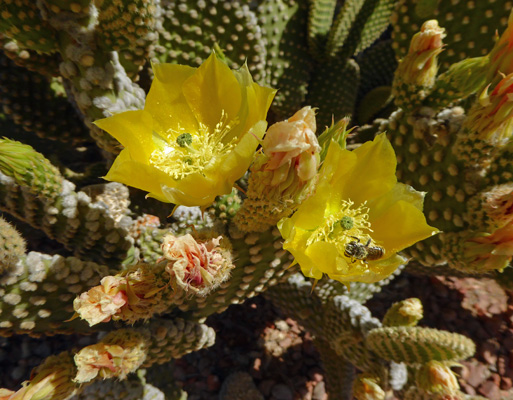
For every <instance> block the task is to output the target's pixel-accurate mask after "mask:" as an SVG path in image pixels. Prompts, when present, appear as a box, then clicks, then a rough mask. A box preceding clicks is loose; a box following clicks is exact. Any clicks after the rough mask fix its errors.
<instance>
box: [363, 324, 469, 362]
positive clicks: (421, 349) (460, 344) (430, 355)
mask: <svg viewBox="0 0 513 400" xmlns="http://www.w3.org/2000/svg"><path fill="white" fill-rule="evenodd" d="M366 344H367V346H368V347H369V348H370V349H371V350H372V351H373V352H374V353H376V354H378V355H379V356H380V357H382V358H384V359H385V360H390V361H395V362H404V363H406V364H409V365H415V364H420V363H426V362H428V361H430V360H436V361H451V360H454V361H457V360H462V359H465V358H468V357H471V356H472V355H473V354H474V353H475V351H476V345H475V344H474V342H473V341H472V340H470V339H469V338H467V337H465V336H463V335H459V334H457V333H450V332H444V331H439V330H437V329H431V328H420V327H405V326H399V327H383V328H376V329H373V330H372V331H370V332H369V334H368V335H367V337H366Z"/></svg>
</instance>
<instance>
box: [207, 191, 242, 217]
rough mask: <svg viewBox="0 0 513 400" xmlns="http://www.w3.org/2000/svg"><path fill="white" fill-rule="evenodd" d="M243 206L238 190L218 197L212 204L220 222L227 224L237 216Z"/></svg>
mask: <svg viewBox="0 0 513 400" xmlns="http://www.w3.org/2000/svg"><path fill="white" fill-rule="evenodd" d="M241 204H242V200H241V198H240V196H239V194H238V192H237V190H236V189H233V190H232V192H231V193H230V194H227V195H224V196H220V197H218V198H217V199H216V201H215V202H214V204H212V208H211V210H212V211H213V212H214V215H215V216H216V218H217V219H218V220H220V221H221V222H223V223H227V222H228V221H230V220H231V219H232V218H233V217H234V216H235V214H237V212H238V211H239V209H240V207H241Z"/></svg>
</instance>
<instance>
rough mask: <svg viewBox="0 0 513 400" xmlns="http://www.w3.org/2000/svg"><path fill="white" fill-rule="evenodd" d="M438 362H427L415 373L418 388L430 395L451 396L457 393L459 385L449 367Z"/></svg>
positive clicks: (449, 365)
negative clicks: (441, 394)
mask: <svg viewBox="0 0 513 400" xmlns="http://www.w3.org/2000/svg"><path fill="white" fill-rule="evenodd" d="M455 365H458V364H447V363H443V362H440V361H429V362H428V363H426V364H424V365H422V366H421V367H420V368H419V369H418V371H417V373H416V380H417V383H418V385H419V387H420V388H421V389H423V390H425V391H427V392H430V393H443V394H449V395H450V394H452V393H455V392H458V391H459V388H460V385H459V384H458V380H457V379H456V375H455V374H454V372H453V371H452V370H451V366H455Z"/></svg>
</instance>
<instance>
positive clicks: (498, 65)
mask: <svg viewBox="0 0 513 400" xmlns="http://www.w3.org/2000/svg"><path fill="white" fill-rule="evenodd" d="M512 47H513V12H511V13H510V14H509V20H508V27H507V28H506V30H505V31H504V32H503V33H502V35H501V36H500V37H499V40H497V42H496V43H495V45H494V46H493V49H492V51H491V52H490V67H489V74H488V81H489V82H491V81H492V79H493V78H494V77H495V76H496V75H497V73H498V72H500V73H502V74H506V75H507V74H510V73H512V72H513V67H512V66H513V52H511V48H512Z"/></svg>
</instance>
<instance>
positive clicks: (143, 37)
mask: <svg viewBox="0 0 513 400" xmlns="http://www.w3.org/2000/svg"><path fill="white" fill-rule="evenodd" d="M95 3H96V6H97V7H98V8H99V17H98V25H97V27H96V31H97V32H98V39H99V42H100V46H101V47H103V48H105V49H107V50H109V51H112V50H114V51H117V52H118V54H119V60H120V63H121V64H122V65H123V67H124V68H125V70H126V72H127V74H128V75H129V76H130V77H131V78H133V79H134V80H135V81H137V80H138V75H137V74H138V72H139V70H140V69H141V68H142V67H143V66H144V64H145V63H146V62H147V59H148V55H149V52H150V49H152V48H153V46H154V44H155V43H156V42H157V37H158V34H157V32H156V31H155V30H156V25H157V19H158V17H159V16H160V9H159V4H160V1H158V0H157V1H155V0H136V1H130V2H127V1H122V0H101V1H97V2H95Z"/></svg>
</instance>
